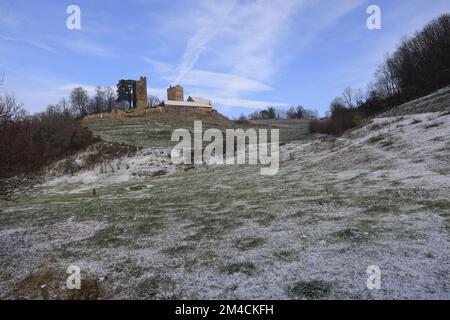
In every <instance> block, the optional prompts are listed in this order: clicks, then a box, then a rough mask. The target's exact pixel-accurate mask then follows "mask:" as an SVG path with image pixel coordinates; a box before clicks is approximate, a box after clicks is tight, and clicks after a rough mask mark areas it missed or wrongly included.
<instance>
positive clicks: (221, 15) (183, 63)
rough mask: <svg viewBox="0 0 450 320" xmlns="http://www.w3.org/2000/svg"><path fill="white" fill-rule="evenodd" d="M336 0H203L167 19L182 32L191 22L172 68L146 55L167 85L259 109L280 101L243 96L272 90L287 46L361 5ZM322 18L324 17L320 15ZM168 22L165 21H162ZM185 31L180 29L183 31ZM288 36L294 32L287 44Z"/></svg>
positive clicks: (303, 40) (304, 40)
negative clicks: (300, 26) (301, 25)
mask: <svg viewBox="0 0 450 320" xmlns="http://www.w3.org/2000/svg"><path fill="white" fill-rule="evenodd" d="M333 2H336V3H335V4H336V5H335V6H332V7H333V10H330V6H329V5H327V3H323V2H320V3H319V2H310V1H306V0H284V1H270V0H260V1H228V2H222V1H207V2H205V1H202V2H200V3H193V5H192V6H191V9H190V10H189V11H188V12H183V14H182V15H173V16H171V17H169V19H168V20H169V21H168V25H169V26H173V28H174V30H168V31H167V32H168V33H169V34H173V33H177V34H179V33H180V26H182V25H183V23H182V22H184V23H186V21H189V22H190V25H189V30H187V31H186V34H187V35H188V37H187V38H186V45H185V49H184V51H183V53H182V55H181V57H180V60H179V63H178V65H176V66H170V65H167V64H165V63H162V62H158V61H155V60H150V59H148V60H147V62H149V63H150V64H151V65H152V66H153V69H154V70H155V72H160V73H161V76H162V78H163V79H166V80H168V81H169V83H170V84H180V83H181V84H183V85H185V86H190V87H191V89H192V90H199V91H201V92H203V93H204V94H206V95H208V98H210V99H213V97H214V100H215V101H216V102H217V103H219V104H222V105H232V104H234V105H235V106H237V107H250V108H254V107H262V106H263V105H264V104H266V105H285V104H286V103H283V102H270V101H253V100H250V99H246V98H245V96H246V94H247V93H249V92H264V91H269V90H272V88H271V86H270V85H269V84H268V83H267V82H269V83H270V80H271V77H272V76H273V75H274V74H275V73H276V72H277V71H278V68H279V67H280V65H281V64H282V62H283V61H282V57H285V56H286V55H287V54H286V51H289V50H290V49H291V48H298V47H299V46H300V45H304V44H306V43H307V42H308V41H311V40H312V39H314V37H316V36H317V35H318V34H319V33H320V32H321V31H322V30H323V29H325V28H327V27H329V26H331V25H333V24H334V23H336V21H338V19H339V18H341V17H342V16H343V15H345V14H346V13H348V12H349V11H351V10H353V9H354V8H355V7H356V6H358V5H360V4H361V2H360V1H359V0H343V1H339V2H337V1H334V0H333ZM308 15H314V16H320V17H321V18H320V19H317V20H315V21H314V20H313V21H310V22H312V23H308V28H306V29H305V30H301V31H302V32H301V34H296V33H297V32H299V30H292V28H291V27H292V26H293V25H294V22H298V20H299V19H300V20H301V19H305V20H308V21H309V20H310V19H311V17H309V16H308ZM322 17H323V18H322ZM166 22H167V21H166ZM181 33H183V30H181ZM292 36H296V37H295V39H296V41H298V42H300V44H298V43H295V44H294V45H291V44H290V42H289V41H292Z"/></svg>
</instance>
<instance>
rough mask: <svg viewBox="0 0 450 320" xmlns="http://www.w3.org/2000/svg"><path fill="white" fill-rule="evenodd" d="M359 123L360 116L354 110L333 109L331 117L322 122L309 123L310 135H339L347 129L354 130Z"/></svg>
mask: <svg viewBox="0 0 450 320" xmlns="http://www.w3.org/2000/svg"><path fill="white" fill-rule="evenodd" d="M360 123H361V116H360V114H359V112H358V111H357V110H355V109H346V108H337V109H333V111H332V114H331V117H330V118H328V119H323V120H311V121H310V122H309V132H310V133H324V134H330V135H340V134H342V133H344V132H345V131H346V130H348V129H352V128H355V127H356V126H358V125H359V124H360Z"/></svg>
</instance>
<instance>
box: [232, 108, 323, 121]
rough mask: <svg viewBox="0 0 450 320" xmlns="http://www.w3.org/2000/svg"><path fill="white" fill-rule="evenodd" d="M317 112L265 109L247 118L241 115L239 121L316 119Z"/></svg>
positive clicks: (302, 109) (299, 109) (304, 109)
mask: <svg viewBox="0 0 450 320" xmlns="http://www.w3.org/2000/svg"><path fill="white" fill-rule="evenodd" d="M317 117H318V112H317V110H309V109H306V108H304V107H303V106H296V107H290V108H289V109H288V110H280V109H277V108H275V107H267V108H266V109H263V110H256V111H255V112H253V113H251V114H250V115H249V116H248V117H247V116H245V115H241V116H240V117H239V119H238V120H239V121H245V120H269V119H304V120H311V119H317Z"/></svg>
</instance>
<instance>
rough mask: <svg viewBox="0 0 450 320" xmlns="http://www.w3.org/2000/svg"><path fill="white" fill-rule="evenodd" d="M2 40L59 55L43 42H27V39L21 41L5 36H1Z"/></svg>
mask: <svg viewBox="0 0 450 320" xmlns="http://www.w3.org/2000/svg"><path fill="white" fill-rule="evenodd" d="M0 39H3V40H5V41H9V42H15V43H18V44H25V45H28V46H31V47H33V48H36V49H41V50H45V51H47V52H50V53H55V54H57V53H58V52H56V51H55V50H54V49H53V48H52V47H50V46H48V45H47V44H45V43H42V42H37V41H33V40H26V39H19V38H15V37H8V36H4V35H0Z"/></svg>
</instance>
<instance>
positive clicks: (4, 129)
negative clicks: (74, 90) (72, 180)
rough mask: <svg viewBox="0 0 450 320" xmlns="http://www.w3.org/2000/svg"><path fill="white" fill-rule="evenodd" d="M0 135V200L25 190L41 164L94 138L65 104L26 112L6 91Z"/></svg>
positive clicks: (0, 101) (2, 97)
mask: <svg viewBox="0 0 450 320" xmlns="http://www.w3.org/2000/svg"><path fill="white" fill-rule="evenodd" d="M0 137H2V139H1V142H0V164H1V165H0V200H11V199H13V198H14V197H15V196H16V195H17V194H19V193H23V192H27V191H29V190H30V189H31V188H32V187H33V186H34V185H35V184H36V183H38V182H39V181H40V178H39V177H40V176H41V170H42V169H43V168H44V167H46V166H47V165H49V164H51V163H52V162H54V161H56V160H59V159H63V158H64V157H66V156H68V155H71V154H73V153H75V152H77V151H78V150H81V149H83V148H85V147H87V146H89V145H90V144H92V143H95V142H97V141H98V139H97V138H95V137H94V136H93V134H92V132H91V131H90V130H89V129H87V128H85V127H82V126H81V125H80V122H79V121H76V120H75V118H74V116H73V114H72V113H71V112H70V111H69V109H68V108H64V107H61V106H59V105H58V106H49V107H48V108H47V110H46V111H45V112H40V113H37V114H34V115H29V114H27V112H26V111H25V110H24V108H23V106H22V105H21V104H19V103H17V101H16V99H15V98H14V96H12V95H9V94H6V93H4V94H2V95H0Z"/></svg>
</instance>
